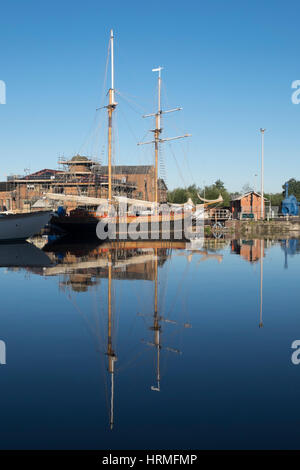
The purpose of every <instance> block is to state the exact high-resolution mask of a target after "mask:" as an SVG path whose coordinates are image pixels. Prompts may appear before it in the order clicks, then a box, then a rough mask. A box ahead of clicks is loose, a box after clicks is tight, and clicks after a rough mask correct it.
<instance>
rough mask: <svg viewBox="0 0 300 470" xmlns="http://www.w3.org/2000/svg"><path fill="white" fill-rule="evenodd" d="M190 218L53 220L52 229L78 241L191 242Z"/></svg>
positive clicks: (80, 218)
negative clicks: (86, 239)
mask: <svg viewBox="0 0 300 470" xmlns="http://www.w3.org/2000/svg"><path fill="white" fill-rule="evenodd" d="M185 219H187V220H189V219H190V216H186V217H182V216H181V217H178V216H175V217H173V218H171V219H170V220H167V219H166V218H163V217H161V216H159V217H157V219H155V218H154V219H153V218H152V220H151V219H150V217H145V216H140V217H123V218H116V219H108V218H106V217H103V218H96V217H95V218H93V217H71V216H63V217H53V219H52V221H51V223H52V227H53V228H54V229H55V227H56V228H58V229H59V230H62V231H63V232H65V233H66V234H69V235H72V236H74V237H76V238H86V237H95V238H98V239H100V240H103V241H107V240H189V239H190V236H189V235H187V233H188V230H183V228H184V227H187V226H188V227H189V222H186V221H185Z"/></svg>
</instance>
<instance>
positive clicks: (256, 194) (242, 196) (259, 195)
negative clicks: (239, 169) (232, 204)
mask: <svg viewBox="0 0 300 470" xmlns="http://www.w3.org/2000/svg"><path fill="white" fill-rule="evenodd" d="M249 194H255V196H257V197H261V194H260V193H257V192H256V191H248V192H247V193H244V194H242V195H241V196H237V197H234V198H233V199H230V201H240V200H241V199H244V197H247V196H249ZM264 200H266V198H265V197H264Z"/></svg>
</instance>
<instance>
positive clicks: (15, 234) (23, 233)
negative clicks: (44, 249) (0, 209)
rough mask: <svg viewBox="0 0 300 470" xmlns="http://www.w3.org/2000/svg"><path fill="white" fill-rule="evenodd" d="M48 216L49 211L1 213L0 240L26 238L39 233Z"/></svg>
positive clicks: (49, 214) (48, 218)
mask: <svg viewBox="0 0 300 470" xmlns="http://www.w3.org/2000/svg"><path fill="white" fill-rule="evenodd" d="M50 218H51V212H50V211H38V212H30V213H25V214H7V215H1V216H0V242H1V243H3V242H8V241H12V240H13V241H24V240H27V238H30V237H32V236H33V235H35V234H37V233H39V232H40V230H41V229H42V228H43V227H44V226H45V225H46V224H47V223H48V222H49V220H50Z"/></svg>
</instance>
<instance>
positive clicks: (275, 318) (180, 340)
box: [0, 239, 300, 449]
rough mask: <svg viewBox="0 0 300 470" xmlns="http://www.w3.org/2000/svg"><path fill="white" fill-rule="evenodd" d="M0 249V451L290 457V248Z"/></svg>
mask: <svg viewBox="0 0 300 470" xmlns="http://www.w3.org/2000/svg"><path fill="white" fill-rule="evenodd" d="M35 245H36V246H34V245H32V244H28V243H27V244H24V245H22V244H19V245H15V246H13V245H0V266H1V267H2V268H1V269H0V276H1V285H2V309H1V317H0V340H2V341H5V344H6V364H5V365H4V364H3V365H0V390H1V404H0V407H1V416H2V426H1V431H0V432H1V436H0V437H1V448H3V449H6V448H25V449H28V448H55V449H60V448H61V449H64V448H66V449H75V448H79V449H89V448H90V449H105V448H107V449H114V448H124V449H125V448H131V449H134V448H148V449H150V448H151V449H162V448H170V449H172V448H178V449H188V448H192V449H196V448H201V449H202V448H203V449H212V448H298V447H299V444H298V442H299V439H298V427H299V426H298V422H299V421H300V410H299V409H298V393H299V389H300V366H298V367H297V366H295V365H294V364H293V363H292V362H291V355H292V352H293V350H292V349H291V344H292V342H293V341H294V340H296V339H300V313H299V308H298V288H297V287H298V278H299V268H298V266H299V260H300V258H298V256H297V255H298V254H299V252H300V244H299V241H298V240H297V239H289V240H215V239H213V240H205V242H204V245H202V244H201V243H198V245H196V244H193V245H191V244H185V243H181V242H177V243H173V244H170V243H168V242H156V243H154V244H153V243H148V242H142V243H141V242H128V243H127V242H126V243H120V242H115V243H113V244H111V245H108V244H97V243H96V242H95V243H92V242H89V243H86V244H83V243H81V244H79V243H69V242H65V243H64V242H56V243H52V244H47V245H45V246H43V245H44V243H43V241H42V240H36V241H35Z"/></svg>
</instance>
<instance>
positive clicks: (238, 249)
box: [231, 239, 265, 263]
mask: <svg viewBox="0 0 300 470" xmlns="http://www.w3.org/2000/svg"><path fill="white" fill-rule="evenodd" d="M231 251H232V252H233V253H236V254H237V255H240V256H241V257H242V258H244V259H245V260H246V261H249V262H250V263H254V262H255V261H258V260H259V259H260V258H261V257H264V255H265V254H264V243H260V240H257V239H256V240H232V241H231Z"/></svg>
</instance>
